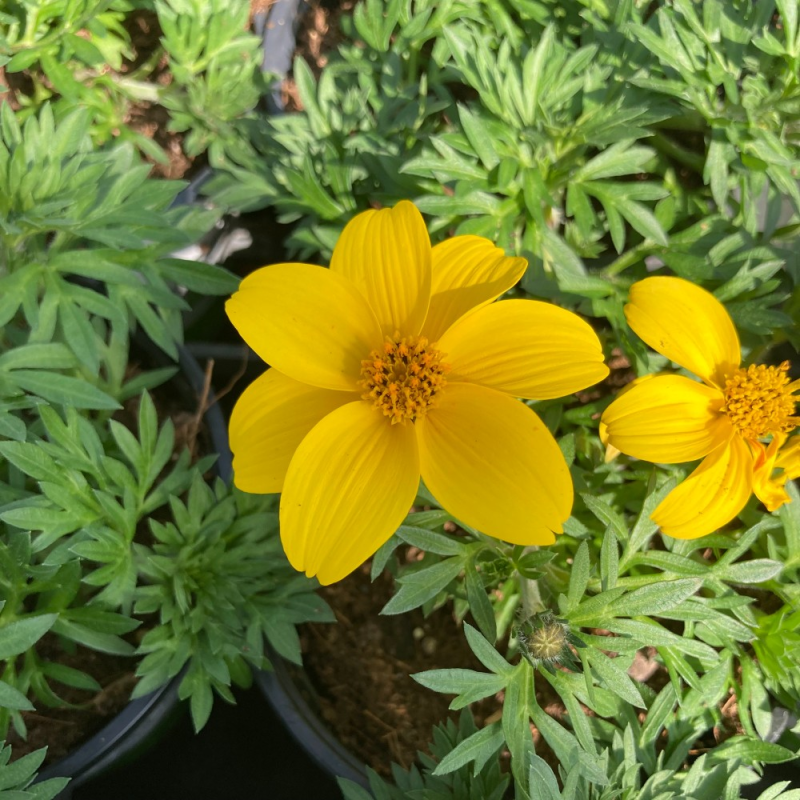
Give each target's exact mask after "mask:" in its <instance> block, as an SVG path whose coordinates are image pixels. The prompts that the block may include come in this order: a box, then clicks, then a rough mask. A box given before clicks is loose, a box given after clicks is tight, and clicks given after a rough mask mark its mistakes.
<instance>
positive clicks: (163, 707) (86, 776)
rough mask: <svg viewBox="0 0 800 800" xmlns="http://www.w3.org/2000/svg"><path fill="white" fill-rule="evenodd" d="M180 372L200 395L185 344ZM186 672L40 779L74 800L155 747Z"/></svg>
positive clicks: (208, 416)
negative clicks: (62, 781)
mask: <svg viewBox="0 0 800 800" xmlns="http://www.w3.org/2000/svg"><path fill="white" fill-rule="evenodd" d="M137 346H138V347H139V348H140V349H142V350H144V351H145V352H147V353H149V354H152V357H153V360H154V361H158V357H157V356H156V355H155V354H156V353H158V354H159V355H160V356H161V359H163V358H164V356H163V354H161V353H160V351H157V350H154V345H152V343H150V342H138V343H137ZM179 352H180V362H179V363H180V371H181V372H180V374H181V376H182V377H183V378H184V379H185V382H186V387H185V392H186V393H187V394H192V395H194V396H198V395H199V394H200V393H201V392H202V390H203V384H204V373H203V370H202V369H201V368H200V365H199V364H198V363H197V361H196V360H195V359H194V357H193V356H192V355H191V354H190V353H189V352H188V351H187V350H186V349H185V348H181V349H180V351H179ZM209 402H211V403H213V405H211V406H210V407H209V409H208V410H207V411H206V413H205V415H204V420H205V424H206V427H207V430H208V433H209V437H210V439H211V447H212V451H213V452H216V453H218V454H219V458H218V459H217V463H216V464H215V466H214V468H213V469H214V471H215V472H216V473H217V475H219V476H220V477H221V478H223V480H226V481H227V480H230V477H231V475H232V471H233V468H232V457H231V451H230V446H229V444H228V428H227V425H226V423H225V418H224V417H223V415H222V411H221V410H220V408H219V406H218V405H217V404H216V403H214V397H213V395H210V396H209ZM182 679H183V675H182V674H181V675H178V676H177V677H175V678H174V679H173V680H172V681H170V682H169V683H168V684H166V685H164V686H162V687H161V688H159V689H156V691H154V692H152V693H151V694H149V695H147V696H146V697H140V698H138V699H136V700H132V701H131V702H130V703H128V705H127V706H126V707H125V708H124V709H123V710H122V711H121V712H120V713H119V714H117V716H116V717H114V718H113V719H112V720H111V722H109V723H108V724H107V725H106V726H105V727H104V728H102V730H100V731H99V732H98V733H96V734H95V735H94V736H92V737H91V738H90V739H89V740H87V741H86V742H84V743H83V744H82V745H81V746H80V747H78V748H77V749H76V750H74V751H73V752H72V753H70V754H69V755H68V756H66V757H65V758H62V759H61V760H60V761H57V762H55V763H54V764H51V765H50V766H48V767H46V768H45V769H43V770H42V771H41V772H40V773H39V775H38V778H37V781H43V780H47V779H48V778H58V777H65V778H70V779H71V780H70V782H69V784H67V787H66V788H65V789H64V791H62V792H61V794H59V798H60V800H69V798H70V797H71V796H72V792H73V790H74V789H76V788H77V787H79V786H81V785H83V784H85V783H87V782H89V781H91V780H92V779H93V778H96V777H98V776H99V775H102V774H104V773H106V772H108V771H110V770H112V769H114V768H115V767H118V766H121V765H123V764H126V763H128V762H130V761H133V760H134V759H135V758H136V757H137V756H138V755H140V754H141V753H143V752H144V751H145V750H147V749H149V748H150V747H152V746H153V745H154V744H155V743H156V742H157V741H158V740H159V739H160V738H161V737H162V736H163V735H164V734H165V733H166V732H167V731H168V730H169V729H170V728H171V727H172V724H173V723H174V722H175V721H176V719H177V718H178V717H179V716H180V714H181V713H182V712H183V710H184V709H183V707H182V704H181V702H180V701H179V699H178V685H179V684H180V682H181V680H182Z"/></svg>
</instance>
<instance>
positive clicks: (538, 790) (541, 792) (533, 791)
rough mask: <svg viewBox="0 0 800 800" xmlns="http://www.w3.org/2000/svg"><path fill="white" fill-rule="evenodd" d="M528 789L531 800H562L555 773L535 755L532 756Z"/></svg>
mask: <svg viewBox="0 0 800 800" xmlns="http://www.w3.org/2000/svg"><path fill="white" fill-rule="evenodd" d="M528 788H529V792H530V798H531V800H561V791H560V790H559V788H558V781H557V779H556V776H555V773H554V772H553V770H552V769H550V766H549V765H548V763H547V762H546V761H545V760H544V759H543V758H539V756H537V755H535V754H534V755H533V756H531V772H530V778H529V787H528Z"/></svg>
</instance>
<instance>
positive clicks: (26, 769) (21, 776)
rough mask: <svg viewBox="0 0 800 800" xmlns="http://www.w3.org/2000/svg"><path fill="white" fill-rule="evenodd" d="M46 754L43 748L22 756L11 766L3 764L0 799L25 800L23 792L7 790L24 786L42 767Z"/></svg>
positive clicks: (0, 775) (0, 772) (0, 777)
mask: <svg viewBox="0 0 800 800" xmlns="http://www.w3.org/2000/svg"><path fill="white" fill-rule="evenodd" d="M46 753H47V748H46V747H43V748H41V749H40V750H35V751H34V752H33V753H29V754H28V755H26V756H22V758H19V759H17V760H16V761H14V762H13V763H12V764H8V763H6V764H3V768H2V770H0V792H2V793H3V794H2V795H0V797H3V795H4V797H3V800H6V798H8V800H26V797H25V794H24V793H23V792H21V791H20V792H10V791H7V790H9V789H15V788H17V787H20V786H26V785H27V784H28V783H29V782H30V781H31V779H32V778H33V776H34V775H35V774H36V770H38V769H39V767H40V766H41V765H42V762H43V761H44V757H45V754H46ZM15 795H16V796H15Z"/></svg>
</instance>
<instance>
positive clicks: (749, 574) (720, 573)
mask: <svg viewBox="0 0 800 800" xmlns="http://www.w3.org/2000/svg"><path fill="white" fill-rule="evenodd" d="M782 569H783V564H781V563H780V561H772V560H771V559H769V558H755V559H753V560H752V561H741V562H739V563H738V564H728V565H726V566H724V567H722V568H720V569H717V568H715V569H712V572H713V574H714V577H716V578H718V579H719V580H722V581H730V582H731V583H764V581H768V580H771V579H772V578H774V577H776V576H777V575H779V574H780V572H781V570H782Z"/></svg>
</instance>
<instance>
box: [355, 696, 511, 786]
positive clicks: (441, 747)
mask: <svg viewBox="0 0 800 800" xmlns="http://www.w3.org/2000/svg"><path fill="white" fill-rule="evenodd" d="M492 730H493V729H492V728H484V729H483V731H492ZM483 731H480V732H479V731H478V729H477V728H476V727H475V723H474V722H473V720H472V716H471V715H470V714H469V713H468V712H466V711H462V712H461V716H460V717H459V720H458V724H456V723H454V722H453V721H452V720H448V721H447V722H444V723H442V724H440V725H437V726H436V727H435V728H434V729H433V741H432V742H431V743H430V745H429V749H430V755H428V754H427V753H423V752H420V753H419V761H420V764H421V767H422V768H421V769H420V768H418V767H416V766H414V767H412V768H411V769H410V770H403V769H400V768H399V767H398V766H397V765H393V768H392V776H393V779H394V783H393V784H389V783H387V782H386V781H384V780H382V779H381V778H380V777H379V776H378V775H377V774H376V773H375V772H373V771H372V770H369V784H370V790H371V791H370V792H368V791H366V790H365V789H362V788H361V787H360V786H357V785H356V784H354V783H352V781H348V780H344V779H342V778H340V779H339V787H340V788H341V790H342V794H343V797H344V798H345V800H403V798H415V799H416V800H501V798H503V797H504V796H505V792H506V788H507V785H508V776H507V775H503V773H502V772H501V771H500V763H499V760H498V758H497V751H498V749H499V747H500V744H501V743H502V737H501V738H500V739H497V738H496V737H495V738H494V740H493V741H492V739H491V737H488V736H486V735H485V734H484V733H483ZM476 738H479V739H480V740H481V744H480V745H479V747H478V748H477V750H476V751H475V752H474V759H472V760H474V761H475V766H474V768H473V767H472V766H470V765H469V764H467V762H462V765H461V766H458V765H454V766H453V768H452V769H450V770H447V771H446V772H444V773H443V774H438V773H439V767H440V766H441V764H442V763H444V761H445V759H447V758H449V757H450V756H451V754H452V753H454V752H455V751H456V750H457V749H458V748H459V746H460V745H461V744H463V743H464V742H466V741H468V740H474V739H476Z"/></svg>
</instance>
